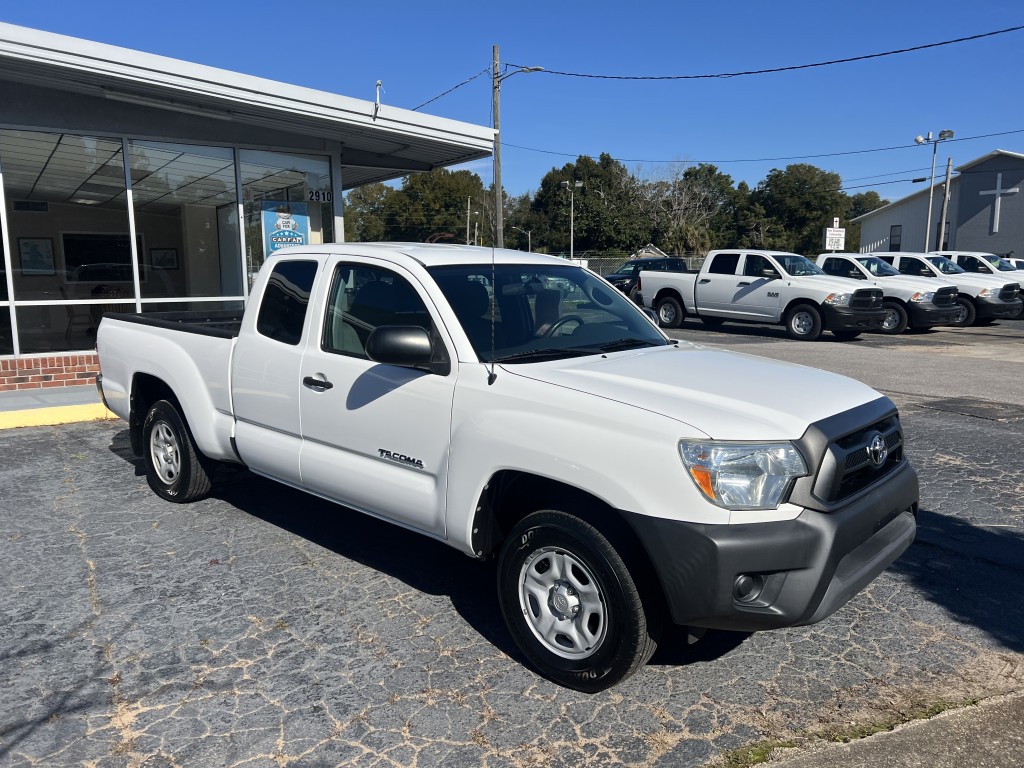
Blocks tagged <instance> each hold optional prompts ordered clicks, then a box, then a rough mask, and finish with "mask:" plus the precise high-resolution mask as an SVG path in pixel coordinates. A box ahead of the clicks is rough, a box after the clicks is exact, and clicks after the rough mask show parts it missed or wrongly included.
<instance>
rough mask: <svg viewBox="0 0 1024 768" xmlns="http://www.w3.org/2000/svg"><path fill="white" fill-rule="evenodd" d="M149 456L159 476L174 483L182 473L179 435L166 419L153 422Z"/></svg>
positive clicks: (169, 483) (166, 481) (170, 483)
mask: <svg viewBox="0 0 1024 768" xmlns="http://www.w3.org/2000/svg"><path fill="white" fill-rule="evenodd" d="M149 456H150V461H151V462H152V464H153V469H154V470H156V474H157V477H159V478H160V480H161V481H163V482H164V483H166V484H167V485H173V484H174V481H175V480H177V479H178V476H179V475H180V474H181V446H180V445H179V444H178V435H177V434H176V433H175V431H174V430H173V429H171V425H170V424H168V423H167V422H166V421H158V422H156V423H155V424H153V429H152V431H151V432H150V433H149Z"/></svg>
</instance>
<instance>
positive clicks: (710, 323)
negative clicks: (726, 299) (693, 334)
mask: <svg viewBox="0 0 1024 768" xmlns="http://www.w3.org/2000/svg"><path fill="white" fill-rule="evenodd" d="M700 321H701V322H702V323H704V325H706V326H707V327H708V328H718V327H720V326H721V325H722V324H723V323H724V322H725V320H724V319H723V318H721V317H702V318H701V319H700Z"/></svg>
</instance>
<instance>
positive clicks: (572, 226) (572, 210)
mask: <svg viewBox="0 0 1024 768" xmlns="http://www.w3.org/2000/svg"><path fill="white" fill-rule="evenodd" d="M562 186H563V187H565V188H566V189H568V190H569V258H570V259H572V258H573V254H574V253H575V239H576V232H575V230H576V205H575V200H574V197H575V192H576V190H577V189H579V188H580V187H582V186H583V182H582V181H574V182H573V183H572V184H570V183H569V182H568V181H563V182H562Z"/></svg>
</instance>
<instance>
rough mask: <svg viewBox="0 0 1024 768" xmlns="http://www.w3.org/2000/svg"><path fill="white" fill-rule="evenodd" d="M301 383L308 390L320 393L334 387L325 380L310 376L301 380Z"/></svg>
mask: <svg viewBox="0 0 1024 768" xmlns="http://www.w3.org/2000/svg"><path fill="white" fill-rule="evenodd" d="M302 383H303V384H304V385H305V386H307V387H309V388H310V389H318V390H320V391H321V392H323V391H324V390H327V389H330V388H331V387H333V386H334V385H333V384H331V382H329V381H328V380H327V379H315V378H313V377H312V376H307V377H306V378H304V379H303V380H302Z"/></svg>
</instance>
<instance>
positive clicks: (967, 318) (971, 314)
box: [950, 296, 978, 328]
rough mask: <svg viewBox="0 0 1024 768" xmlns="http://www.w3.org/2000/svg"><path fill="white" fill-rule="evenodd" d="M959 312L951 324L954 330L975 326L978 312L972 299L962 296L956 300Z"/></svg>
mask: <svg viewBox="0 0 1024 768" xmlns="http://www.w3.org/2000/svg"><path fill="white" fill-rule="evenodd" d="M956 304H957V310H956V316H955V317H954V318H953V322H951V323H950V325H952V326H953V327H954V328H967V327H968V326H971V325H974V321H975V320H976V319H977V317H978V311H977V310H976V309H975V308H974V304H973V302H971V300H970V299H967V298H964V297H963V296H960V297H958V298H957V300H956Z"/></svg>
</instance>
